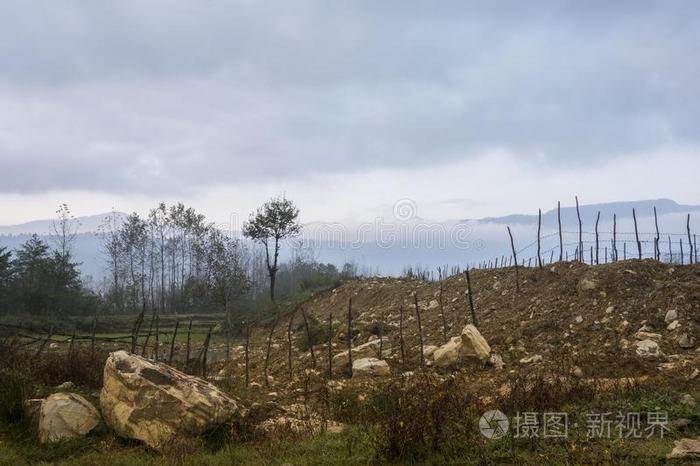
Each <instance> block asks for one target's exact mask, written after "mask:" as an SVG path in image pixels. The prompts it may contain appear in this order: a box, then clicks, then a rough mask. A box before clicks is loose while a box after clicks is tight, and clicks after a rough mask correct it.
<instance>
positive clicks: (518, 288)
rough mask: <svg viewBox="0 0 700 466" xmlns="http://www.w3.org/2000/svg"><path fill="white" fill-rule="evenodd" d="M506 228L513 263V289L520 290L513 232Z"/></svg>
mask: <svg viewBox="0 0 700 466" xmlns="http://www.w3.org/2000/svg"><path fill="white" fill-rule="evenodd" d="M507 228H508V236H510V248H511V249H512V250H513V263H514V264H515V290H516V291H520V277H519V276H518V256H517V254H516V252H515V243H514V242H513V234H512V233H511V232H510V227H507Z"/></svg>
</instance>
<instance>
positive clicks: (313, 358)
mask: <svg viewBox="0 0 700 466" xmlns="http://www.w3.org/2000/svg"><path fill="white" fill-rule="evenodd" d="M301 316H302V317H303V318H304V329H305V330H306V341H307V343H308V344H309V352H310V353H311V367H312V368H313V369H316V355H315V354H314V342H313V340H312V339H311V332H310V330H309V321H308V320H307V319H306V311H305V310H304V308H303V307H302V308H301Z"/></svg>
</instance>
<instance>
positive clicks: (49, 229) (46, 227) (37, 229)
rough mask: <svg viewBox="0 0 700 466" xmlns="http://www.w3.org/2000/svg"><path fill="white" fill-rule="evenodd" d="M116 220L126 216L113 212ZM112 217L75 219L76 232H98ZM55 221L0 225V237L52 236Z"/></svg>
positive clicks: (98, 216) (91, 216)
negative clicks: (77, 224)
mask: <svg viewBox="0 0 700 466" xmlns="http://www.w3.org/2000/svg"><path fill="white" fill-rule="evenodd" d="M115 214H116V215H117V217H118V218H121V219H126V217H127V214H125V213H123V212H115ZM110 215H112V212H106V213H104V214H97V215H88V216H85V217H76V220H77V221H78V222H79V223H80V228H79V229H78V231H79V232H80V233H91V232H96V231H98V230H99V228H100V225H102V224H103V223H104V221H105V218H106V217H109V216H110ZM55 221H56V220H55V219H47V220H32V221H31V222H27V223H20V224H18V225H0V235H24V234H29V235H31V234H34V233H36V234H37V235H42V236H44V235H52V234H53V233H54V231H53V224H54V222H55Z"/></svg>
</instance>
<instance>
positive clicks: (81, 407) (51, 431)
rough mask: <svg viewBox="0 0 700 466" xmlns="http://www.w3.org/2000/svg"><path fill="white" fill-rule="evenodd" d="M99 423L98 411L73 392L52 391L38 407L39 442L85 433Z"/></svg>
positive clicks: (53, 440)
mask: <svg viewBox="0 0 700 466" xmlns="http://www.w3.org/2000/svg"><path fill="white" fill-rule="evenodd" d="M99 424H100V413H99V412H98V411H97V409H96V408H95V407H94V406H93V405H92V403H90V402H89V401H88V400H86V399H85V398H83V397H82V396H80V395H77V394H75V393H54V394H53V395H50V396H49V397H47V398H46V399H45V400H43V401H42V402H41V407H40V408H39V442H41V443H47V442H57V441H59V440H65V439H70V438H76V437H82V436H83V435H87V434H88V433H89V432H90V431H92V430H93V429H94V428H95V427H97V426H98V425H99Z"/></svg>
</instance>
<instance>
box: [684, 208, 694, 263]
mask: <svg viewBox="0 0 700 466" xmlns="http://www.w3.org/2000/svg"><path fill="white" fill-rule="evenodd" d="M685 227H686V229H687V230H688V264H692V263H693V240H692V239H691V238H690V214H688V220H687V221H686V224H685Z"/></svg>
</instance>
